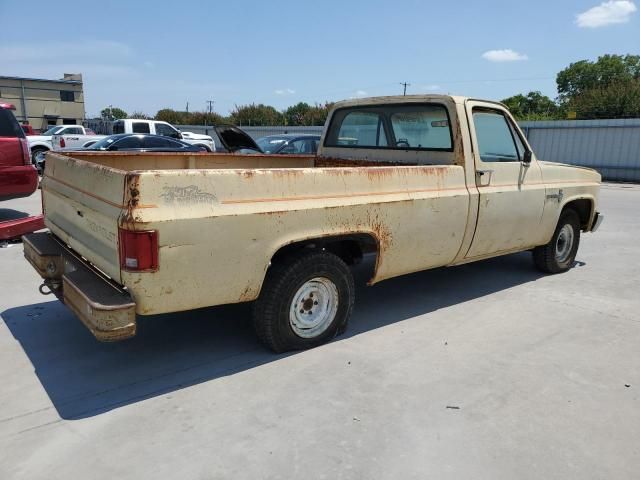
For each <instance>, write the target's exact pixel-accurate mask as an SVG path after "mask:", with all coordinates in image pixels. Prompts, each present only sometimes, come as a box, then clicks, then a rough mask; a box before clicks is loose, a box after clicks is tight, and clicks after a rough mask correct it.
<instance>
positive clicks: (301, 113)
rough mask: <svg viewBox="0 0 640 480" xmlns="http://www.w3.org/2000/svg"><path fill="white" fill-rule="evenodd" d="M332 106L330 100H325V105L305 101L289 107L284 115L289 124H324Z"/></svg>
mask: <svg viewBox="0 0 640 480" xmlns="http://www.w3.org/2000/svg"><path fill="white" fill-rule="evenodd" d="M332 106H333V103H328V102H325V103H324V104H323V105H320V104H315V105H314V106H311V105H309V104H308V103H305V102H300V103H298V104H296V105H292V106H291V107H289V108H287V109H286V110H285V111H284V112H283V115H284V117H285V119H286V122H287V125H294V126H301V125H305V126H311V125H324V122H325V120H326V119H327V115H329V110H330V109H331V107H332Z"/></svg>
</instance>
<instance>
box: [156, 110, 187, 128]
mask: <svg viewBox="0 0 640 480" xmlns="http://www.w3.org/2000/svg"><path fill="white" fill-rule="evenodd" d="M185 113H186V112H178V111H176V110H173V109H172V108H163V109H161V110H158V112H157V113H156V116H155V117H154V118H155V119H156V120H160V121H163V122H168V123H171V124H173V125H186V123H185V122H184V120H185V116H186V115H185Z"/></svg>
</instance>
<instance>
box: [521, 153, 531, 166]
mask: <svg viewBox="0 0 640 480" xmlns="http://www.w3.org/2000/svg"><path fill="white" fill-rule="evenodd" d="M532 157H533V152H532V151H531V150H525V152H524V157H523V158H522V164H523V165H524V166H525V167H528V166H529V165H531V159H532Z"/></svg>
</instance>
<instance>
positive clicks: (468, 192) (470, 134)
mask: <svg viewBox="0 0 640 480" xmlns="http://www.w3.org/2000/svg"><path fill="white" fill-rule="evenodd" d="M223 137H227V138H226V139H225V138H223ZM221 140H222V141H223V142H224V143H226V145H225V146H226V147H227V148H229V149H230V150H233V149H234V148H233V147H242V146H245V147H247V146H250V143H252V141H251V140H250V139H243V138H242V136H241V135H240V134H239V132H237V131H233V130H232V129H230V130H229V135H226V134H225V135H222V136H221ZM245 140H246V144H245V145H243V142H245ZM231 142H233V143H234V145H230V143H231ZM230 147H231V148H230ZM599 188H600V175H599V174H598V173H597V172H596V171H594V170H591V169H588V168H580V167H574V166H570V165H562V164H556V163H548V162H542V161H539V160H538V159H537V158H536V156H535V154H534V153H533V152H532V150H531V147H530V146H529V144H528V143H527V140H526V138H525V136H524V135H523V134H522V131H521V130H520V129H519V128H518V125H517V124H516V122H515V121H514V119H513V118H512V117H511V115H510V114H509V112H508V111H507V109H506V108H505V107H504V106H503V105H501V104H499V103H495V102H491V101H482V100H475V99H470V98H464V97H455V96H442V95H428V96H418V95H416V96H406V97H380V98H371V99H358V100H351V101H346V102H341V103H338V104H336V105H335V107H334V108H333V110H332V112H331V113H330V115H329V118H328V120H327V123H326V126H325V130H324V133H323V135H322V139H321V145H320V149H319V152H318V154H317V156H315V157H312V156H295V155H234V154H216V153H214V154H149V153H141V154H130V153H124V152H122V153H118V152H115V153H110V152H105V153H85V152H82V153H70V154H68V155H63V154H61V153H55V152H53V153H50V154H48V161H47V165H46V171H45V175H44V178H43V181H42V194H43V206H44V214H45V224H46V226H47V227H49V229H50V233H36V234H32V235H27V236H25V237H24V253H25V257H26V258H27V260H28V261H29V262H31V264H32V265H33V266H34V268H35V269H36V270H37V271H38V273H39V274H40V276H41V277H42V278H44V283H43V285H42V286H41V291H43V292H44V293H46V292H47V291H48V290H51V292H53V293H54V294H56V295H57V296H58V298H60V299H61V300H62V301H63V302H64V303H65V304H66V305H67V306H68V307H69V308H70V309H71V310H72V311H73V312H74V313H75V314H76V315H77V316H78V317H79V318H80V319H81V320H82V321H83V322H84V324H85V325H86V326H87V327H88V328H89V329H90V330H91V331H92V332H93V334H94V335H95V336H96V337H97V338H98V339H100V340H118V339H123V338H127V337H131V336H133V335H135V333H136V315H151V314H159V313H167V312H177V311H182V310H190V309H195V308H201V307H206V306H211V305H221V304H229V303H238V302H253V321H254V326H255V330H256V332H257V334H258V337H259V338H260V339H261V340H262V342H264V344H265V345H267V346H268V347H270V348H271V349H273V350H274V351H277V352H281V351H286V350H292V349H303V348H309V347H313V346H316V345H319V344H321V343H323V342H326V341H329V340H330V339H331V338H333V337H334V336H336V335H337V334H339V333H341V332H342V331H344V329H345V328H346V326H347V322H348V320H349V317H350V315H351V311H352V307H353V305H354V299H355V297H354V292H355V290H354V279H353V275H352V271H351V266H352V265H354V264H356V263H358V262H359V261H360V260H361V259H362V258H363V255H364V254H367V253H368V254H371V255H375V268H374V270H373V273H372V276H371V278H370V279H369V283H370V284H373V283H376V282H380V281H382V280H385V279H388V278H392V277H396V276H399V275H404V274H407V273H410V272H415V271H419V270H425V269H430V268H435V267H442V266H453V265H459V264H463V263H467V262H473V261H477V260H482V259H485V258H489V257H494V256H497V255H505V254H508V253H513V252H519V251H524V250H531V251H532V252H533V260H534V263H535V265H536V266H537V267H538V268H539V269H541V270H542V271H545V272H549V273H559V272H564V271H566V270H568V269H569V268H571V267H572V266H573V264H574V259H575V257H576V253H577V251H578V245H579V241H580V234H581V232H591V231H595V230H596V229H597V228H598V225H599V224H600V222H601V221H602V218H603V216H602V215H601V214H600V213H599V212H598V203H597V202H598V192H599ZM425 292H428V288H426V287H425ZM427 294H428V293H427Z"/></svg>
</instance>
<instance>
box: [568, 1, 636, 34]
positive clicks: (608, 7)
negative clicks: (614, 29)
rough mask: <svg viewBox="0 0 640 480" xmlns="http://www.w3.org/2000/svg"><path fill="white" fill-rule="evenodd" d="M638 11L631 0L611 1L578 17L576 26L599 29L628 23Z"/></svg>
mask: <svg viewBox="0 0 640 480" xmlns="http://www.w3.org/2000/svg"><path fill="white" fill-rule="evenodd" d="M636 10H637V7H636V5H635V3H633V2H630V1H629V0H610V1H608V2H603V3H601V4H600V5H598V6H597V7H593V8H590V9H589V10H587V11H586V12H582V13H579V14H578V15H576V24H577V25H578V26H579V27H582V28H598V27H606V26H607V25H614V24H616V23H627V22H628V21H629V18H630V17H631V15H632V14H633V13H634V12H635V11H636Z"/></svg>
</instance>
